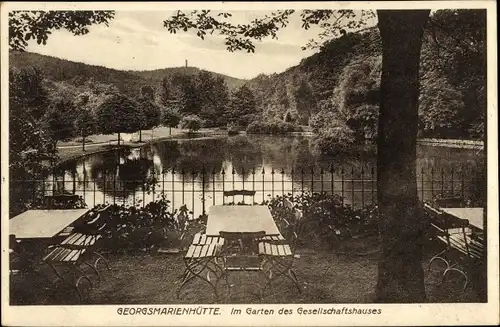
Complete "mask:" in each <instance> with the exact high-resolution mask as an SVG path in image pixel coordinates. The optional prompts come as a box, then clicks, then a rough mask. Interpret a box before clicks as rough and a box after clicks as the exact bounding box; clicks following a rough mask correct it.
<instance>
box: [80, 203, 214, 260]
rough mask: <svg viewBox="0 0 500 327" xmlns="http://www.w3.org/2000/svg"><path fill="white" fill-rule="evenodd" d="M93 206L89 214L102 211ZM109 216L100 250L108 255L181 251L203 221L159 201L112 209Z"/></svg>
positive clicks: (187, 212)
mask: <svg viewBox="0 0 500 327" xmlns="http://www.w3.org/2000/svg"><path fill="white" fill-rule="evenodd" d="M101 207H103V205H99V206H96V207H95V208H93V209H92V210H91V212H90V213H89V214H90V215H92V211H95V209H98V208H101ZM110 210H111V215H110V218H109V220H108V221H107V222H106V227H105V229H104V231H103V233H104V238H103V241H102V247H103V248H104V249H105V250H108V251H111V252H137V251H146V250H151V249H153V248H156V249H158V248H159V247H166V248H174V247H175V248H178V249H183V248H185V247H187V246H188V245H189V243H190V242H191V240H192V237H193V236H194V234H195V233H197V232H199V231H200V230H201V229H202V228H203V225H204V224H205V221H204V219H203V217H199V218H198V219H189V215H190V214H192V212H189V210H188V209H187V207H186V206H182V207H181V208H179V209H178V210H172V209H171V208H170V201H168V200H165V199H161V200H157V201H154V202H151V203H148V204H147V205H146V206H144V207H142V208H138V207H133V206H132V207H126V206H124V205H113V206H111V209H110Z"/></svg>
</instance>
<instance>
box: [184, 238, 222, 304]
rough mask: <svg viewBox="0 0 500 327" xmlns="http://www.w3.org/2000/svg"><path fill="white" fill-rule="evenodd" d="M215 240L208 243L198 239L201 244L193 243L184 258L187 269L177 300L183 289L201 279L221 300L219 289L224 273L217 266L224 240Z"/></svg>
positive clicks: (205, 240)
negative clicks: (212, 276) (196, 279)
mask: <svg viewBox="0 0 500 327" xmlns="http://www.w3.org/2000/svg"><path fill="white" fill-rule="evenodd" d="M195 238H196V237H195ZM213 240H216V239H215V238H214V239H212V240H211V241H210V242H207V239H206V238H205V239H204V240H200V239H197V240H196V242H199V243H200V244H194V243H193V244H191V245H190V246H189V248H188V250H187V252H186V254H185V256H184V258H183V261H184V264H185V266H186V269H185V270H184V273H183V275H182V276H181V283H180V285H179V287H178V288H177V291H176V295H177V298H180V295H181V291H182V289H183V288H184V287H185V286H186V285H187V284H188V283H189V282H190V281H192V280H194V279H195V278H200V279H201V280H203V281H204V282H206V283H207V284H208V285H210V287H211V288H212V289H213V291H214V294H215V298H216V299H218V298H219V295H218V292H217V288H218V283H219V280H220V277H221V276H222V275H223V271H222V270H221V268H220V266H219V265H218V264H217V258H218V257H219V253H220V248H221V247H222V243H223V240H222V239H220V238H218V239H217V242H215V241H213ZM193 241H195V240H193ZM211 274H214V277H215V278H214V279H212V278H211Z"/></svg>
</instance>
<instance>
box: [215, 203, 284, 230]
mask: <svg viewBox="0 0 500 327" xmlns="http://www.w3.org/2000/svg"><path fill="white" fill-rule="evenodd" d="M220 231H225V232H260V231H265V232H266V235H280V232H279V230H278V227H277V226H276V223H275V222H274V219H273V216H272V215H271V212H270V211H269V208H268V207H267V206H261V205H252V206H245V205H216V206H212V207H210V208H209V209H208V221H207V230H206V234H207V235H208V236H219V232H220Z"/></svg>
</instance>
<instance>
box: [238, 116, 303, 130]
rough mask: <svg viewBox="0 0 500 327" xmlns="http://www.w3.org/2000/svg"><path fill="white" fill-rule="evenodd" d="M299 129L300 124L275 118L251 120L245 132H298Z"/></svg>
mask: <svg viewBox="0 0 500 327" xmlns="http://www.w3.org/2000/svg"><path fill="white" fill-rule="evenodd" d="M301 130H302V129H301V128H300V126H297V125H295V124H293V123H289V122H285V121H283V120H281V119H276V118H275V119H270V120H265V121H260V120H257V121H254V122H251V123H250V124H249V125H248V127H247V130H246V131H247V133H253V134H284V133H290V132H300V131H301Z"/></svg>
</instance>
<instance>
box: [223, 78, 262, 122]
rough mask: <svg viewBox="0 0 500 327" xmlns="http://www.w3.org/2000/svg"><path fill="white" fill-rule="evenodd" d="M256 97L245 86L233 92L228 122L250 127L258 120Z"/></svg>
mask: <svg viewBox="0 0 500 327" xmlns="http://www.w3.org/2000/svg"><path fill="white" fill-rule="evenodd" d="M256 114H257V108H256V102H255V97H254V94H253V92H252V90H250V88H248V87H247V86H245V85H243V86H242V87H240V88H239V89H237V90H236V91H234V92H233V94H232V96H231V101H230V104H229V110H228V113H227V120H229V121H230V122H232V123H235V124H237V125H239V126H248V124H250V123H251V122H252V121H254V120H255V119H256Z"/></svg>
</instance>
